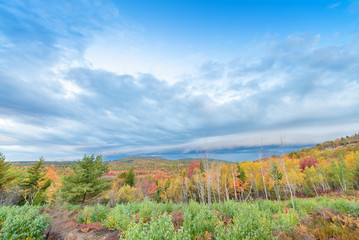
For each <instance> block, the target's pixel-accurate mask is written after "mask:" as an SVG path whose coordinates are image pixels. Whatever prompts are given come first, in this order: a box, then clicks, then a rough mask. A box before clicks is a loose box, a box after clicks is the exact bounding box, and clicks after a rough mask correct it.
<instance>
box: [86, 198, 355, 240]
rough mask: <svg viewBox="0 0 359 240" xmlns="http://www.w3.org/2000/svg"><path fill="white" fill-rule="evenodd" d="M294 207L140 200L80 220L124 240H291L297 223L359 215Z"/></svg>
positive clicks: (308, 202)
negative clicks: (284, 239)
mask: <svg viewBox="0 0 359 240" xmlns="http://www.w3.org/2000/svg"><path fill="white" fill-rule="evenodd" d="M295 205H296V210H293V209H292V208H291V207H292V204H291V202H289V201H284V202H282V204H281V203H280V202H277V201H268V200H258V201H254V202H234V201H227V202H224V203H216V204H212V205H205V204H200V203H196V202H194V201H191V202H190V203H189V204H180V205H176V204H173V203H155V202H152V201H149V200H145V201H143V202H139V203H128V204H120V205H117V206H116V207H115V208H112V209H110V208H106V207H104V206H101V205H96V206H93V207H87V208H84V209H83V210H82V211H81V213H80V215H79V216H81V217H79V220H80V221H81V222H86V223H89V222H98V221H101V222H102V223H103V225H104V226H105V227H107V228H110V229H117V230H121V232H122V234H121V237H123V238H125V239H276V238H277V236H278V234H279V233H280V234H284V235H285V234H286V235H287V236H290V234H293V233H294V232H295V231H296V230H297V228H298V227H299V223H300V221H301V219H305V218H307V217H308V216H311V215H313V214H316V213H320V212H323V211H330V212H329V213H331V214H334V213H335V214H350V215H351V216H353V215H354V216H356V217H358V216H359V203H358V202H356V201H350V200H345V199H338V200H334V199H330V198H326V197H318V198H314V199H298V198H296V199H295ZM84 216H86V217H84ZM348 231H351V230H350V229H348ZM136 236H137V238H135V237H136Z"/></svg>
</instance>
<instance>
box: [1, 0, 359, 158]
mask: <svg viewBox="0 0 359 240" xmlns="http://www.w3.org/2000/svg"><path fill="white" fill-rule="evenodd" d="M358 93H359V2H358V1H322V0H318V1H307V0H300V1H299V0H298V1H297V0H285V1H284V0H283V1H281V0H278V1H270V0H268V1H263V0H248V1H235V0H222V1H219V0H207V1H189V0H173V1H165V0H161V1H159V0H154V1H145V0H144V1H139V0H131V1H130V0H116V1H107V0H101V1H54V0H49V1H31V0H30V1H28V0H27V1H20V0H19V1H18V0H14V1H5V0H0V152H2V153H3V154H5V156H6V159H7V160H10V161H27V160H31V161H33V160H37V159H38V158H39V157H40V156H43V157H44V158H45V159H46V160H77V159H80V158H81V157H82V156H83V155H84V154H96V155H97V154H102V155H103V157H104V158H105V159H115V158H116V157H118V156H132V155H136V156H140V155H151V156H162V157H166V156H168V157H169V158H176V157H173V156H177V158H180V156H186V154H187V155H188V154H194V153H198V152H202V151H207V152H213V153H216V152H218V153H219V155H218V156H220V157H221V158H223V159H226V156H225V155H226V154H223V152H227V153H234V152H235V153H238V149H251V148H253V149H258V148H260V147H269V146H275V145H278V144H280V141H281V139H282V141H283V142H284V144H285V145H286V146H291V147H293V146H307V145H310V144H316V143H320V142H323V141H326V140H334V139H336V138H338V137H345V136H347V135H353V134H354V133H357V132H359V94H358ZM291 147H288V148H291ZM245 151H247V150H245ZM256 151H257V150H256ZM244 155H245V153H244ZM236 157H238V158H240V156H239V155H237V156H236ZM236 157H233V156H232V157H228V159H230V160H236V159H235V158H236ZM252 158H253V156H252Z"/></svg>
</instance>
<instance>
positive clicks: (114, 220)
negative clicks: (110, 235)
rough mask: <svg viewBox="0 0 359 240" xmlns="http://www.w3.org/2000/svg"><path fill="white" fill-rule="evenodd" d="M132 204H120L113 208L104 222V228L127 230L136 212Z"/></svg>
mask: <svg viewBox="0 0 359 240" xmlns="http://www.w3.org/2000/svg"><path fill="white" fill-rule="evenodd" d="M131 207H133V205H132V204H128V205H125V204H120V205H117V206H116V207H115V208H113V209H112V210H111V211H110V212H109V213H108V215H107V217H106V218H105V219H104V220H103V221H102V224H103V225H104V227H107V228H109V229H117V230H126V229H127V227H128V226H129V225H130V223H131V219H132V215H133V214H135V211H134V209H133V208H131Z"/></svg>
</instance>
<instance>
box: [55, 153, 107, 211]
mask: <svg viewBox="0 0 359 240" xmlns="http://www.w3.org/2000/svg"><path fill="white" fill-rule="evenodd" d="M72 170H73V173H72V174H70V175H67V176H65V177H64V179H63V183H62V188H61V192H62V198H63V199H64V200H67V201H69V202H71V203H82V204H84V203H85V201H86V200H89V199H91V198H95V197H96V196H98V195H99V194H101V193H102V192H103V191H105V190H107V189H109V188H110V187H111V184H110V183H109V182H108V181H107V180H104V179H102V178H101V177H102V175H103V174H104V173H107V172H108V166H107V165H106V164H104V163H103V162H102V156H101V155H100V156H97V157H96V159H95V157H94V155H93V154H92V155H91V156H90V157H89V156H86V155H85V156H84V157H83V158H82V160H79V161H78V162H77V164H76V165H73V166H72Z"/></svg>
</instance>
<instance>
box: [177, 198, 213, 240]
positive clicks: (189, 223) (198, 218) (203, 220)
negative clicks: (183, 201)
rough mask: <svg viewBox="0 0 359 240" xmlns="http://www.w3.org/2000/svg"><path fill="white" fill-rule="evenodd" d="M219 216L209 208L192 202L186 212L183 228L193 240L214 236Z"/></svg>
mask: <svg viewBox="0 0 359 240" xmlns="http://www.w3.org/2000/svg"><path fill="white" fill-rule="evenodd" d="M218 221H219V220H218V216H217V214H216V213H215V212H214V210H210V209H209V208H208V206H206V205H201V204H199V203H196V202H193V201H191V202H190V203H189V204H188V206H187V209H186V211H185V216H184V222H183V227H184V229H185V230H186V231H188V233H189V234H190V235H191V237H192V238H195V239H197V238H198V237H199V236H201V237H202V238H204V237H206V235H207V236H208V234H213V232H214V229H215V226H216V223H217V222H218Z"/></svg>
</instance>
